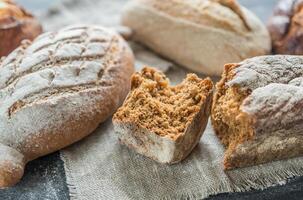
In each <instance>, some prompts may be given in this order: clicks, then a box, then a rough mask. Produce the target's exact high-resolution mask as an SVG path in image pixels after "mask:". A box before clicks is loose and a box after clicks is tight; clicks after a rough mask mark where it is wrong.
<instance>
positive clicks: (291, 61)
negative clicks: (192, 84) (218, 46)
mask: <svg viewBox="0 0 303 200" xmlns="http://www.w3.org/2000/svg"><path fill="white" fill-rule="evenodd" d="M230 94H233V96H231V95H230ZM229 96H230V97H229ZM302 105H303V57H301V56H282V55H277V56H261V57H256V58H252V59H248V60H245V61H243V62H241V63H239V64H230V65H226V69H225V72H224V74H223V76H222V79H221V81H220V82H219V83H218V84H217V91H216V93H215V98H214V103H213V108H212V122H213V125H214V128H215V130H216V133H217V135H218V137H219V138H220V139H221V141H222V143H223V144H225V146H226V147H227V151H226V153H225V158H224V165H225V168H226V169H231V168H235V167H245V166H250V165H255V164H260V163H265V162H269V161H272V160H278V159H285V158H291V157H295V156H302V155H303V132H302V130H303V124H302V121H303V115H302V113H303V107H302Z"/></svg>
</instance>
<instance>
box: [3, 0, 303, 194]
mask: <svg viewBox="0 0 303 200" xmlns="http://www.w3.org/2000/svg"><path fill="white" fill-rule="evenodd" d="M17 1H18V2H19V3H20V4H22V5H24V6H25V7H26V8H28V9H29V10H32V11H34V12H45V11H46V9H47V8H48V7H49V6H50V5H51V4H53V3H55V2H57V1H59V0H17ZM239 1H240V2H241V3H242V4H243V5H245V6H246V7H248V8H250V9H252V10H253V11H254V12H255V13H256V14H257V15H258V16H259V17H260V18H261V19H262V20H263V21H266V20H267V19H268V17H269V16H270V13H271V9H272V6H273V5H274V4H275V2H276V0H239ZM15 199H16V200H44V199H47V200H64V199H69V192H68V187H67V185H66V178H65V172H64V165H63V162H62V160H61V159H60V155H59V152H56V153H54V154H51V155H48V156H45V157H43V158H40V159H37V160H34V161H32V162H30V163H29V164H28V165H27V167H26V169H25V175H24V177H23V179H22V181H21V182H20V183H19V184H17V185H16V186H15V187H12V188H9V189H5V190H0V200H15ZM208 199H211V200H212V199H214V200H217V199H223V200H225V199H226V200H227V199H228V200H230V199H239V200H240V199H241V200H250V199H251V200H254V199H272V200H284V199H288V200H297V199H298V200H303V177H297V178H293V179H290V180H289V181H288V183H287V184H286V185H283V186H275V187H271V188H268V189H266V190H263V191H260V190H253V191H251V192H244V193H227V194H219V195H215V196H211V197H209V198H208Z"/></svg>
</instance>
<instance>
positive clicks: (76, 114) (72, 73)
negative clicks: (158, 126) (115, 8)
mask: <svg viewBox="0 0 303 200" xmlns="http://www.w3.org/2000/svg"><path fill="white" fill-rule="evenodd" d="M133 63H134V58H133V54H132V52H131V50H130V48H129V47H128V45H127V44H126V42H125V41H124V40H123V39H122V38H121V37H120V36H119V35H118V34H117V33H115V32H114V31H112V30H110V29H106V28H103V27H99V26H86V25H83V26H72V27H67V28H64V29H61V30H59V31H57V32H49V33H45V34H42V35H40V36H39V37H38V38H37V39H36V40H35V41H34V42H33V43H32V44H30V43H25V44H23V46H21V47H19V48H18V49H16V50H15V51H13V52H12V53H11V54H10V55H9V56H8V57H6V58H5V59H3V60H1V61H0V187H8V186H12V185H14V184H15V183H17V182H18V181H19V180H20V179H21V177H22V175H23V171H24V166H25V164H26V163H27V162H29V161H30V160H33V159H35V158H38V157H40V156H43V155H46V154H49V153H51V152H54V151H57V150H59V149H61V148H63V147H66V146H68V145H70V144H72V143H74V142H76V141H78V140H80V139H82V138H84V137H85V136H87V135H88V134H90V133H91V132H92V131H94V129H96V128H97V126H98V125H99V124H100V123H101V122H103V121H105V120H106V119H107V118H108V117H109V116H111V115H112V114H113V113H114V112H115V111H116V109H117V108H118V107H119V106H120V105H121V104H122V102H123V101H124V99H125V97H126V95H127V93H128V91H129V90H130V78H131V75H132V74H133V72H134V68H133Z"/></svg>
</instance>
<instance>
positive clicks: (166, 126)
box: [113, 67, 213, 164]
mask: <svg viewBox="0 0 303 200" xmlns="http://www.w3.org/2000/svg"><path fill="white" fill-rule="evenodd" d="M131 85H132V90H131V92H130V93H129V95H128V97H127V99H126V100H125V102H124V104H123V106H122V107H121V108H119V109H118V111H117V112H116V113H115V115H114V117H113V123H114V127H115V131H116V132H117V133H118V135H119V140H120V142H121V143H122V144H125V145H126V146H128V147H129V148H131V149H134V150H135V151H136V152H138V153H140V154H143V155H145V156H147V157H149V158H152V159H154V160H156V161H158V162H160V163H169V164H170V163H177V162H180V161H181V160H183V159H184V158H186V157H187V156H188V154H189V153H190V152H191V151H192V149H193V148H194V147H195V146H196V145H197V143H198V142H199V140H200V138H201V136H202V134H203V132H204V129H205V127H206V125H207V121H208V116H209V114H210V107H211V101H212V90H213V84H212V82H211V80H210V79H204V80H202V79H199V78H198V77H197V76H196V75H194V74H189V75H187V77H186V79H184V81H183V82H182V83H180V84H179V85H177V86H169V80H168V79H167V78H166V77H165V75H164V74H163V73H162V72H159V71H156V70H155V69H153V68H149V67H146V68H144V69H143V70H142V72H141V73H136V74H134V75H133V77H132V84H131Z"/></svg>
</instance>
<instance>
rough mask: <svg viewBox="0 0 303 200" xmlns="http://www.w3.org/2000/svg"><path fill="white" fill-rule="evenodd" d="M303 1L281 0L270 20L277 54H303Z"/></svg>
mask: <svg viewBox="0 0 303 200" xmlns="http://www.w3.org/2000/svg"><path fill="white" fill-rule="evenodd" d="M302 8H303V1H302V0H281V1H279V3H278V4H277V6H276V7H275V9H274V13H273V16H272V17H271V18H270V20H269V22H268V30H269V32H270V35H271V38H272V44H273V51H274V52H275V53H277V54H292V55H302V54H303V34H302V31H303V9H302Z"/></svg>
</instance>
